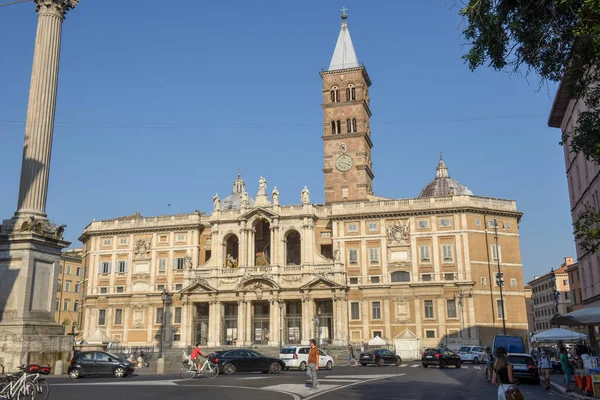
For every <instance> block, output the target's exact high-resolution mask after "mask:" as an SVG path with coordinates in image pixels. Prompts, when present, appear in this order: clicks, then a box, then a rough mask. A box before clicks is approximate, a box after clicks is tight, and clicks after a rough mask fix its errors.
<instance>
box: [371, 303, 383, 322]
mask: <svg viewBox="0 0 600 400" xmlns="http://www.w3.org/2000/svg"><path fill="white" fill-rule="evenodd" d="M371 310H372V314H373V318H372V319H381V303H380V302H378V301H374V302H373V303H372V304H371Z"/></svg>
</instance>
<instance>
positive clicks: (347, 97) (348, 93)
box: [346, 88, 351, 101]
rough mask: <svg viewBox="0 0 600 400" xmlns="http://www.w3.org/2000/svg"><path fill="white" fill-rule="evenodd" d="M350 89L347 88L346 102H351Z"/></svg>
mask: <svg viewBox="0 0 600 400" xmlns="http://www.w3.org/2000/svg"><path fill="white" fill-rule="evenodd" d="M350 100H351V98H350V88H346V101H350Z"/></svg>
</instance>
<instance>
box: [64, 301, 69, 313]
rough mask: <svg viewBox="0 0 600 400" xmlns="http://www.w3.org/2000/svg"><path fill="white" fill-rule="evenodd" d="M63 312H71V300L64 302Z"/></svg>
mask: <svg viewBox="0 0 600 400" xmlns="http://www.w3.org/2000/svg"><path fill="white" fill-rule="evenodd" d="M63 311H69V300H68V299H64V300H63Z"/></svg>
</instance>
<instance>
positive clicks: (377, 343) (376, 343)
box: [369, 336, 387, 346]
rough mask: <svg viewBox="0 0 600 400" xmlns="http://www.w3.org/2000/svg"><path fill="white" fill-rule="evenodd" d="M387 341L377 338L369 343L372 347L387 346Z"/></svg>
mask: <svg viewBox="0 0 600 400" xmlns="http://www.w3.org/2000/svg"><path fill="white" fill-rule="evenodd" d="M386 344H387V343H386V341H385V340H383V339H382V338H380V337H379V336H375V337H374V338H373V339H371V340H370V341H369V345H370V346H383V345H386Z"/></svg>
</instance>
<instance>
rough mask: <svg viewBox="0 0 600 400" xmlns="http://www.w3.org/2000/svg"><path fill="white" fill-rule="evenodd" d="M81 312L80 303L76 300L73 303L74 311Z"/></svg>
mask: <svg viewBox="0 0 600 400" xmlns="http://www.w3.org/2000/svg"><path fill="white" fill-rule="evenodd" d="M78 310H79V302H78V301H77V300H75V301H74V302H73V311H78Z"/></svg>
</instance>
